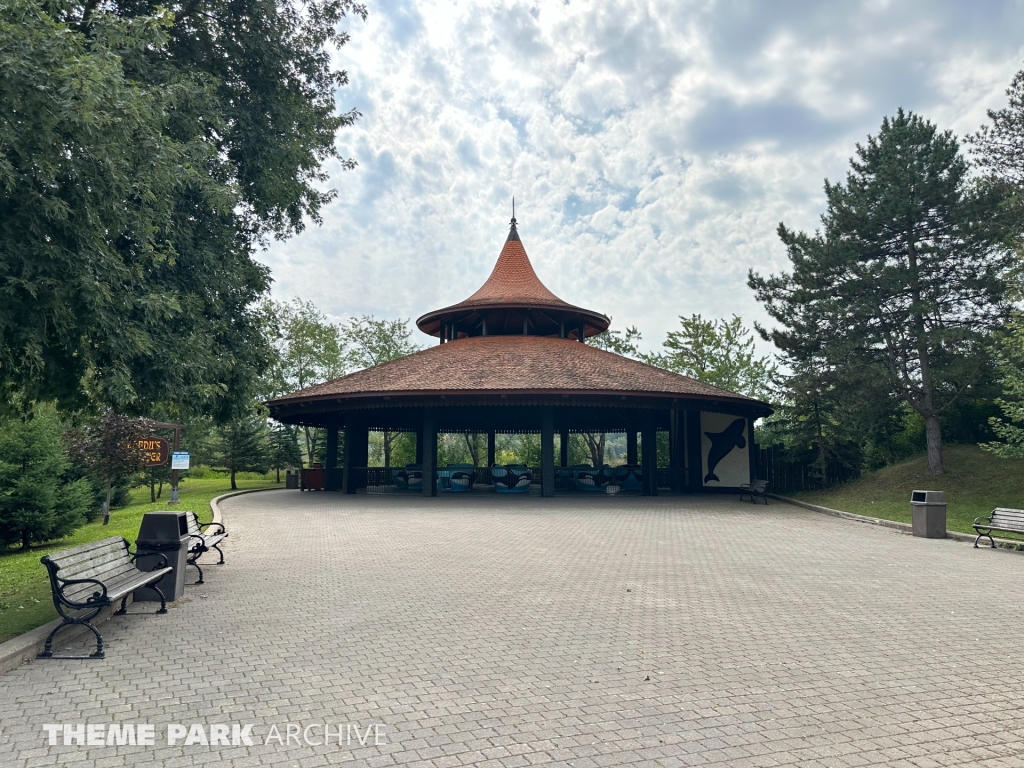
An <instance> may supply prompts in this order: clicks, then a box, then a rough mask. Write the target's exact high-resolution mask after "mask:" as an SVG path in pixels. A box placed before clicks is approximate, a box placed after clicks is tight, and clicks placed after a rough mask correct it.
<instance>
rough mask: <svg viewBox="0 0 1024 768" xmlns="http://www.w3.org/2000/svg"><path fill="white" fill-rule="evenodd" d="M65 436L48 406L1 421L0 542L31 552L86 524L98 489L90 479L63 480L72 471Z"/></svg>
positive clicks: (52, 407) (54, 410) (50, 406)
mask: <svg viewBox="0 0 1024 768" xmlns="http://www.w3.org/2000/svg"><path fill="white" fill-rule="evenodd" d="M63 434H64V427H63V425H62V424H61V421H60V418H59V417H58V416H57V410H56V408H55V407H54V406H53V405H50V404H48V403H40V404H37V405H36V406H35V407H34V408H33V409H32V411H31V413H30V414H29V415H28V416H26V417H24V418H18V417H11V418H8V419H5V420H4V421H3V422H2V423H0V543H3V544H5V545H7V544H12V543H14V542H19V541H20V542H21V546H22V548H23V549H28V548H29V546H30V545H31V544H32V543H33V542H37V543H38V542H43V541H51V540H53V539H57V538H60V537H61V536H66V535H67V534H69V533H71V532H72V531H74V530H75V529H76V528H78V527H79V526H81V525H84V524H85V522H86V513H87V511H88V509H89V504H90V503H91V501H92V494H93V490H92V487H91V486H90V484H89V481H88V480H85V479H79V480H75V481H73V482H64V481H63V480H62V475H63V474H64V472H65V470H67V468H68V459H67V456H66V455H65V450H64V442H63Z"/></svg>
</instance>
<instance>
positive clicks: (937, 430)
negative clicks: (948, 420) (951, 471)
mask: <svg viewBox="0 0 1024 768" xmlns="http://www.w3.org/2000/svg"><path fill="white" fill-rule="evenodd" d="M924 435H925V439H926V440H927V443H928V471H929V472H931V473H932V474H933V475H941V474H943V473H944V472H945V470H944V469H943V467H942V427H941V426H940V424H939V417H938V416H936V415H935V414H932V415H931V416H925V419H924Z"/></svg>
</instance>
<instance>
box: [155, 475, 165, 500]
mask: <svg viewBox="0 0 1024 768" xmlns="http://www.w3.org/2000/svg"><path fill="white" fill-rule="evenodd" d="M163 495H164V481H163V480H161V481H160V484H159V485H158V486H157V487H156V497H157V498H158V499H159V498H160V497H161V496H163Z"/></svg>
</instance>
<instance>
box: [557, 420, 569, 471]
mask: <svg viewBox="0 0 1024 768" xmlns="http://www.w3.org/2000/svg"><path fill="white" fill-rule="evenodd" d="M558 453H559V457H558V459H559V466H562V467H568V466H569V430H568V429H563V430H560V431H559V433H558Z"/></svg>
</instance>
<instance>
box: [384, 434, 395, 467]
mask: <svg viewBox="0 0 1024 768" xmlns="http://www.w3.org/2000/svg"><path fill="white" fill-rule="evenodd" d="M394 439H395V438H394V435H392V433H391V432H388V431H387V430H384V469H389V468H390V467H391V441H392V440H394Z"/></svg>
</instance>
